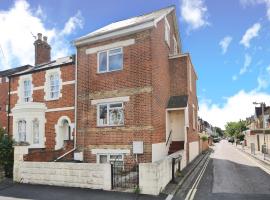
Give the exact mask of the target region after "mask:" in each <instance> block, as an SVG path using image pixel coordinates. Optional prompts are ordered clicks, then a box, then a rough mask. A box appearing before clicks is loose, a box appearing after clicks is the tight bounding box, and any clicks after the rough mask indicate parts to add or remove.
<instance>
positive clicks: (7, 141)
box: [0, 127, 14, 177]
mask: <svg viewBox="0 0 270 200" xmlns="http://www.w3.org/2000/svg"><path fill="white" fill-rule="evenodd" d="M12 145H13V140H12V138H11V137H9V136H8V135H7V134H6V132H5V130H4V129H3V128H1V127H0V165H1V166H3V167H4V170H5V174H6V176H7V177H12V174H13V162H14V153H13V147H12Z"/></svg>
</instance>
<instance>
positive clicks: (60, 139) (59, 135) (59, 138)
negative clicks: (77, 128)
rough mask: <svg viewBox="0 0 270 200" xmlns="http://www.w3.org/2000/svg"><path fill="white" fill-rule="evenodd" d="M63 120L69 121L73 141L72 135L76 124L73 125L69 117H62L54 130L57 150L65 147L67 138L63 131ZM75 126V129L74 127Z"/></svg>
mask: <svg viewBox="0 0 270 200" xmlns="http://www.w3.org/2000/svg"><path fill="white" fill-rule="evenodd" d="M63 120H67V121H68V124H69V126H70V134H71V136H70V137H71V138H70V139H71V140H73V137H72V133H73V131H74V124H72V123H71V120H70V118H69V117H68V116H61V117H60V118H59V119H58V121H57V124H55V126H54V128H55V133H56V134H55V146H54V148H55V150H58V149H61V148H63V147H64V140H65V136H64V135H63V131H62V129H61V128H63V125H62V122H63ZM72 126H73V127H72Z"/></svg>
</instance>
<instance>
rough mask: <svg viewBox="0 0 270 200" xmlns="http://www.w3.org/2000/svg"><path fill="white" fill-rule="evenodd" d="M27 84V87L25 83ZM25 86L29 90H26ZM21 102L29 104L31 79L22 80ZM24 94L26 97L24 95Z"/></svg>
mask: <svg viewBox="0 0 270 200" xmlns="http://www.w3.org/2000/svg"><path fill="white" fill-rule="evenodd" d="M26 82H28V85H25V83H26ZM25 86H28V87H29V88H26V87H25ZM22 87H23V102H25V103H26V102H31V99H32V83H31V79H28V78H27V79H24V80H23V86H22ZM26 92H27V94H28V95H26Z"/></svg>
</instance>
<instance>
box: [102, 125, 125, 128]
mask: <svg viewBox="0 0 270 200" xmlns="http://www.w3.org/2000/svg"><path fill="white" fill-rule="evenodd" d="M124 126H125V125H124V124H123V125H104V126H102V125H98V126H97V128H117V127H124Z"/></svg>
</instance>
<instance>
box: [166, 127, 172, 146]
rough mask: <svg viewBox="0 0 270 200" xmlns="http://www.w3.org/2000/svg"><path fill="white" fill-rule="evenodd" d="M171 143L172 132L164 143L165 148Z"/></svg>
mask: <svg viewBox="0 0 270 200" xmlns="http://www.w3.org/2000/svg"><path fill="white" fill-rule="evenodd" d="M171 141H172V130H171V131H170V134H169V137H168V139H167V141H166V146H167V145H168V144H171Z"/></svg>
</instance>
